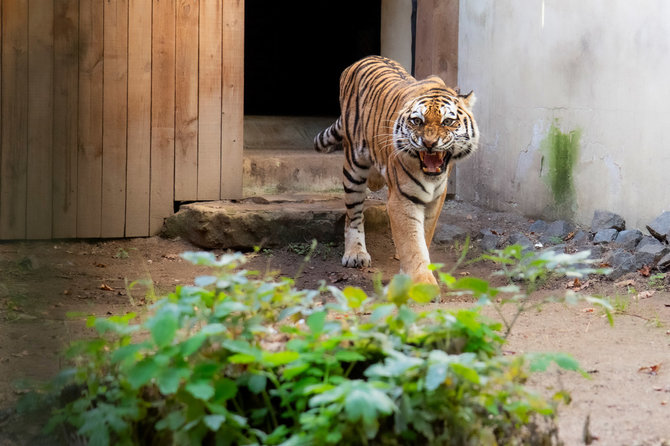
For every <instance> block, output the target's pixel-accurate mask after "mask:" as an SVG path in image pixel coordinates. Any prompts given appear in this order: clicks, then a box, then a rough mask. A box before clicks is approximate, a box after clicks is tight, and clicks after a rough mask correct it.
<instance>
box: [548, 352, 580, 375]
mask: <svg viewBox="0 0 670 446" xmlns="http://www.w3.org/2000/svg"><path fill="white" fill-rule="evenodd" d="M554 361H556V364H558V366H559V367H560V368H562V369H565V370H570V371H572V372H576V371H579V370H580V367H579V362H577V360H576V359H575V358H573V357H572V356H570V355H568V354H567V353H556V354H555V355H554Z"/></svg>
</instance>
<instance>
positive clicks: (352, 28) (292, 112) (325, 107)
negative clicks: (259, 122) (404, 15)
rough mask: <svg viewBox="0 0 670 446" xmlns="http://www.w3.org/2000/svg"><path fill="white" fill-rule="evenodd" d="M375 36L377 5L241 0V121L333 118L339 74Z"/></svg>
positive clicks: (373, 46) (371, 48) (373, 48)
mask: <svg viewBox="0 0 670 446" xmlns="http://www.w3.org/2000/svg"><path fill="white" fill-rule="evenodd" d="M380 32H381V0H364V1H360V0H337V1H333V0H328V1H315V0H298V1H288V2H279V1H262V0H246V1H245V36H244V37H245V43H244V46H245V50H244V65H245V66H244V113H245V115H273V116H337V115H338V114H339V102H338V90H339V77H340V73H341V72H342V70H343V69H344V68H346V67H347V66H348V65H350V64H351V63H353V62H355V61H356V60H358V59H361V58H363V57H365V56H367V55H370V54H379V51H380V41H379V37H380Z"/></svg>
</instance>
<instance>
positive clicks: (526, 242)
mask: <svg viewBox="0 0 670 446" xmlns="http://www.w3.org/2000/svg"><path fill="white" fill-rule="evenodd" d="M507 243H508V244H510V245H521V246H522V247H523V248H532V247H533V242H532V241H531V240H530V239H529V238H528V237H526V235H525V234H523V233H521V232H515V233H514V234H512V235H510V236H509V239H507Z"/></svg>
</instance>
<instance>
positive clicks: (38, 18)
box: [26, 0, 54, 239]
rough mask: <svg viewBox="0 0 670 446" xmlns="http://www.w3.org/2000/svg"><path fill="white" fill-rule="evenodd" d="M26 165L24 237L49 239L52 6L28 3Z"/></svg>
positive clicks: (37, 2) (50, 211) (31, 0)
mask: <svg viewBox="0 0 670 446" xmlns="http://www.w3.org/2000/svg"><path fill="white" fill-rule="evenodd" d="M28 10H29V12H30V13H29V16H28V48H30V51H29V53H28V163H27V170H26V173H27V197H28V198H27V209H26V237H27V238H29V239H48V238H51V225H52V183H51V175H52V165H53V159H52V147H53V134H52V131H53V112H54V108H53V94H52V93H53V44H54V41H53V39H54V35H53V19H54V16H53V15H54V9H53V3H52V2H46V3H45V2H42V1H41V0H29V2H28Z"/></svg>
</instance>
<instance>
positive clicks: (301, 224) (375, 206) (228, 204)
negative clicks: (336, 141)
mask: <svg viewBox="0 0 670 446" xmlns="http://www.w3.org/2000/svg"><path fill="white" fill-rule="evenodd" d="M364 214H365V228H366V230H367V231H378V230H383V231H388V230H389V229H388V227H389V226H388V225H389V223H388V215H387V213H386V206H385V205H384V202H382V201H380V200H367V201H366V203H365V211H364ZM344 219H345V207H344V202H343V200H342V196H341V195H327V194H285V195H266V196H264V197H249V198H245V199H242V200H225V201H209V202H201V203H190V204H184V205H182V206H181V207H180V209H179V212H177V213H176V214H174V215H172V216H170V217H169V218H167V219H166V221H165V225H164V227H163V235H164V236H167V237H175V236H179V237H181V238H183V239H186V240H188V241H190V242H191V243H193V244H194V245H196V246H199V247H201V248H206V249H212V248H225V249H228V248H229V249H242V250H249V249H252V248H254V247H262V248H271V247H278V246H286V245H287V244H288V243H302V242H309V241H311V240H312V239H316V240H318V241H319V242H320V243H328V242H338V243H339V242H341V241H342V240H343V237H344Z"/></svg>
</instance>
